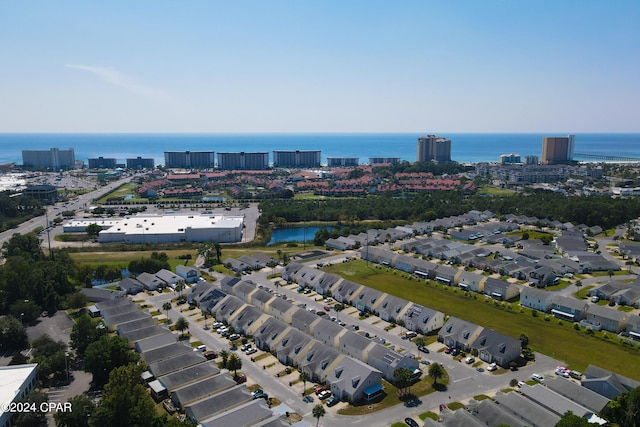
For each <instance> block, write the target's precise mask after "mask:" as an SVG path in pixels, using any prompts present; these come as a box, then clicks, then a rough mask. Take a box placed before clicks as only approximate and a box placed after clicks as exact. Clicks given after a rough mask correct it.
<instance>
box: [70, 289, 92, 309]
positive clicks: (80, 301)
mask: <svg viewBox="0 0 640 427" xmlns="http://www.w3.org/2000/svg"><path fill="white" fill-rule="evenodd" d="M88 301H89V299H88V298H87V296H86V295H85V294H83V293H82V292H74V293H72V294H68V295H67V306H68V307H69V308H73V309H76V310H77V309H80V308H84V307H86V306H87V302H88Z"/></svg>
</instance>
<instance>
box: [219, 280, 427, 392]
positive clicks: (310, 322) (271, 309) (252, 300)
mask: <svg viewBox="0 0 640 427" xmlns="http://www.w3.org/2000/svg"><path fill="white" fill-rule="evenodd" d="M220 285H221V289H222V291H223V292H226V293H228V294H231V295H234V296H235V297H236V298H237V299H239V300H240V301H243V302H244V303H246V304H250V305H251V307H253V308H254V309H256V310H257V312H256V313H263V314H268V315H269V316H270V317H272V318H274V319H276V320H278V321H281V322H283V323H284V324H286V325H290V326H292V327H293V328H295V330H296V331H298V332H301V333H302V334H303V335H305V336H308V337H312V338H313V339H315V340H317V341H319V342H321V343H322V344H324V345H327V346H330V347H332V348H334V349H336V350H338V351H339V352H341V353H342V354H345V355H347V356H349V357H353V358H356V359H358V360H360V361H361V362H364V363H366V364H368V365H370V366H372V367H373V368H375V369H378V370H380V371H381V372H382V375H383V376H384V378H386V379H387V380H389V381H394V375H393V371H394V370H395V369H396V368H398V367H403V368H407V369H411V370H412V371H415V370H416V369H417V368H418V364H417V361H416V360H415V359H414V358H413V356H412V355H411V354H407V355H400V354H398V353H397V352H395V351H393V350H390V349H388V348H387V347H385V346H383V345H381V344H377V343H375V342H373V341H371V340H369V339H368V338H365V337H363V336H361V335H359V334H357V333H355V332H353V331H351V330H348V329H346V328H344V327H342V326H340V325H339V324H337V323H335V322H332V321H331V320H328V319H325V318H323V317H320V316H318V315H316V314H315V313H312V312H310V311H308V310H305V309H304V308H302V307H298V306H296V305H293V304H292V303H291V302H290V301H286V300H284V299H282V298H279V297H276V296H274V295H273V294H271V293H269V292H267V291H265V290H263V289H259V288H257V287H256V286H255V284H253V283H252V282H250V281H239V280H237V279H236V278H228V279H226V280H223V281H221V284H220ZM218 307H221V306H220V305H216V306H214V307H212V310H214V311H215V312H216V314H219V313H218V310H217V308H218ZM237 320H238V322H239V324H238V326H240V327H241V328H242V319H241V318H240V317H238V318H237ZM234 326H235V325H234ZM250 335H253V334H250ZM374 349H377V350H378V353H382V354H383V355H384V362H383V361H381V360H378V359H376V358H375V357H373V356H372V350H374ZM376 354H377V353H376ZM392 360H394V361H395V362H393V363H392V362H391V361H392ZM292 361H293V360H291V359H289V360H283V362H284V363H289V364H291V362H292Z"/></svg>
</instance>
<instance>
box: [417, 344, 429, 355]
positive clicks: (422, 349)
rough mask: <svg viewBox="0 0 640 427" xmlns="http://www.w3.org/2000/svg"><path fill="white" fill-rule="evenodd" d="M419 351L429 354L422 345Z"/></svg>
mask: <svg viewBox="0 0 640 427" xmlns="http://www.w3.org/2000/svg"><path fill="white" fill-rule="evenodd" d="M418 350H419V351H421V352H423V353H429V349H428V348H427V347H425V346H423V345H421V346H420V347H418Z"/></svg>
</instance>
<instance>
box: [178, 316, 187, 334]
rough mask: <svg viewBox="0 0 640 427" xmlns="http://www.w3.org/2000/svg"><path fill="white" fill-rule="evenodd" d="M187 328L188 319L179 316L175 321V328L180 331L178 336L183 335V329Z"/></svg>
mask: <svg viewBox="0 0 640 427" xmlns="http://www.w3.org/2000/svg"><path fill="white" fill-rule="evenodd" d="M187 328H189V321H188V320H187V319H185V318H184V317H180V318H179V319H178V320H177V321H176V329H177V330H179V331H180V338H182V337H183V336H184V330H185V329H187Z"/></svg>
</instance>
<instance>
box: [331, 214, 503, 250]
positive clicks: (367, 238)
mask: <svg viewBox="0 0 640 427" xmlns="http://www.w3.org/2000/svg"><path fill="white" fill-rule="evenodd" d="M493 216H494V215H493V213H492V212H490V211H484V212H479V211H470V212H468V213H466V214H464V215H458V216H452V217H447V218H440V219H437V220H434V221H430V222H414V223H413V224H411V225H406V226H397V227H395V228H388V229H386V230H378V229H370V230H367V231H366V232H363V233H360V234H357V235H354V234H352V235H349V236H341V237H339V238H336V239H327V241H326V245H327V246H328V247H330V248H334V249H339V250H347V249H354V248H357V247H361V246H369V245H377V244H379V243H384V242H396V241H398V240H403V239H406V238H409V237H413V236H415V235H421V234H427V233H431V232H433V231H436V230H448V229H450V228H455V227H462V226H465V225H473V224H476V223H478V222H487V221H488V220H489V219H491V218H493Z"/></svg>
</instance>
